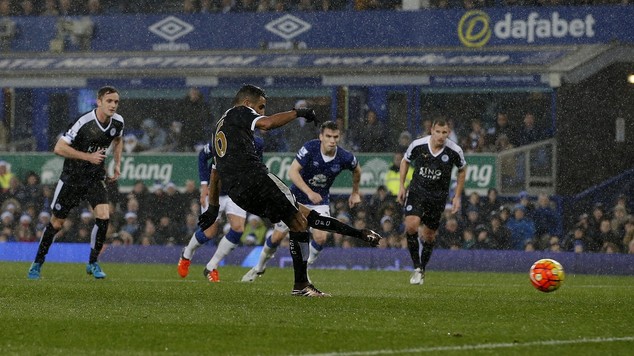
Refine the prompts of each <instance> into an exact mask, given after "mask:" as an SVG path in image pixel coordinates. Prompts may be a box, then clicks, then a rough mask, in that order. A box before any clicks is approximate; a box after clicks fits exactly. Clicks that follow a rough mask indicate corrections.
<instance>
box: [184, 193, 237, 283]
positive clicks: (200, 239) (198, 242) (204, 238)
mask: <svg viewBox="0 0 634 356" xmlns="http://www.w3.org/2000/svg"><path fill="white" fill-rule="evenodd" d="M227 199H228V198H227V196H222V197H220V209H219V211H218V219H216V221H215V222H214V223H213V224H212V225H211V226H210V227H208V228H207V229H206V230H204V231H203V230H201V229H200V228H199V229H196V231H195V232H194V233H193V234H192V237H191V238H190V239H189V242H188V243H187V246H185V247H184V248H183V250H182V251H181V256H180V258H179V259H178V265H177V268H176V269H177V271H178V275H180V276H181V277H183V278H185V277H187V275H188V274H189V266H190V265H191V259H192V258H193V257H194V253H195V252H196V250H198V249H199V248H200V247H201V246H202V245H204V244H206V243H207V242H209V241H211V239H212V238H213V237H214V236H216V234H217V233H218V226H219V221H220V216H221V215H222V213H223V212H224V211H225V209H226V206H227V203H226V202H227ZM208 207H209V199H207V204H206V205H204V206H201V207H200V212H201V213H204V212H205V211H207V208H208Z"/></svg>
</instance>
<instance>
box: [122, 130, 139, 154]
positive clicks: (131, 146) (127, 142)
mask: <svg viewBox="0 0 634 356" xmlns="http://www.w3.org/2000/svg"><path fill="white" fill-rule="evenodd" d="M141 150H142V149H141V146H140V145H139V139H138V138H137V137H136V135H135V134H126V135H125V136H123V152H125V153H128V154H129V153H134V152H139V151H141Z"/></svg>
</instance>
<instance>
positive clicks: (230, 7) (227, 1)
mask: <svg viewBox="0 0 634 356" xmlns="http://www.w3.org/2000/svg"><path fill="white" fill-rule="evenodd" d="M234 11H236V9H235V3H234V0H220V12H221V13H223V14H226V13H229V12H234Z"/></svg>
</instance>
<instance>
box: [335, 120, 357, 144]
mask: <svg viewBox="0 0 634 356" xmlns="http://www.w3.org/2000/svg"><path fill="white" fill-rule="evenodd" d="M335 122H336V123H337V128H338V129H339V146H340V147H342V148H343V149H345V150H348V151H356V150H357V147H355V145H354V142H352V141H351V139H350V137H348V128H347V126H346V121H345V120H344V119H343V118H342V117H337V119H335Z"/></svg>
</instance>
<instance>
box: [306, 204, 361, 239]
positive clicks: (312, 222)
mask: <svg viewBox="0 0 634 356" xmlns="http://www.w3.org/2000/svg"><path fill="white" fill-rule="evenodd" d="M306 220H308V226H310V227H312V228H315V229H318V230H324V231H330V232H336V233H339V234H342V235H346V236H352V237H356V238H358V239H362V238H363V233H362V232H361V230H357V229H355V228H354V227H352V226H350V225H346V224H344V223H342V222H341V221H339V220H337V219H335V218H331V217H330V216H323V215H319V213H318V212H316V211H315V210H311V211H310V213H308V216H307V217H306Z"/></svg>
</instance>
